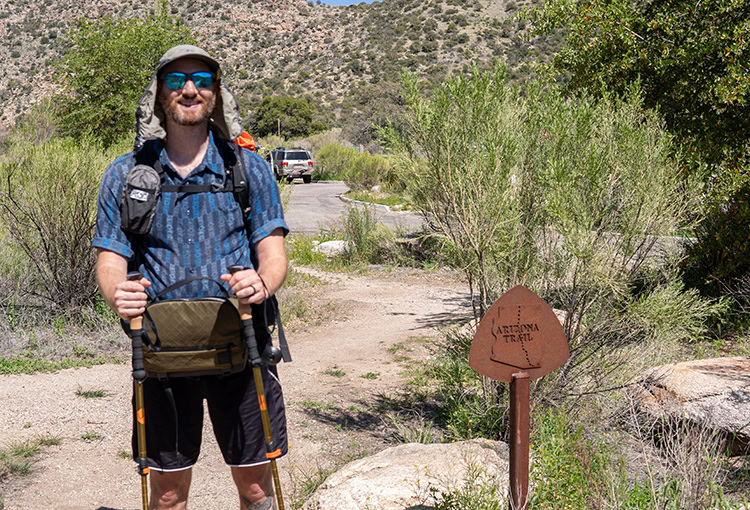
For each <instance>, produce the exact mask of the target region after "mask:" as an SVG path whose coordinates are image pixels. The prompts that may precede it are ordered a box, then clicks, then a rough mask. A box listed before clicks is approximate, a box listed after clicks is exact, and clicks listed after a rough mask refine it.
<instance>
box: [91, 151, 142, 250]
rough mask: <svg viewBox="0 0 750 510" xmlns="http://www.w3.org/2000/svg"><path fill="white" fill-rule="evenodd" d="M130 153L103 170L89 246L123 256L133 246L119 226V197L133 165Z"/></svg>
mask: <svg viewBox="0 0 750 510" xmlns="http://www.w3.org/2000/svg"><path fill="white" fill-rule="evenodd" d="M132 163H133V159H132V154H128V155H126V156H123V157H121V158H119V159H117V160H116V161H115V162H114V163H112V164H111V165H110V166H109V167H108V168H107V170H106V171H105V172H104V176H103V177H102V182H101V184H100V186H99V197H98V199H97V205H96V233H95V235H94V240H93V241H92V242H91V246H93V247H94V248H101V249H104V250H108V251H112V252H115V253H117V254H119V255H122V256H123V257H125V258H128V259H129V258H131V257H132V256H133V248H132V247H131V245H130V241H129V240H128V238H127V236H126V235H125V233H124V232H123V231H122V229H121V228H120V224H121V223H120V197H121V195H122V188H123V186H124V178H125V175H126V174H127V171H128V170H129V169H130V168H131V167H132V166H133V165H132Z"/></svg>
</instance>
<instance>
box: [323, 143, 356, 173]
mask: <svg viewBox="0 0 750 510" xmlns="http://www.w3.org/2000/svg"><path fill="white" fill-rule="evenodd" d="M358 155H359V151H357V150H356V149H354V148H352V147H345V146H343V145H341V144H338V143H332V144H329V145H326V146H325V147H323V148H321V149H320V150H319V151H318V153H317V154H316V155H315V162H316V164H317V166H318V167H317V168H316V169H315V173H316V178H319V179H323V180H330V179H341V176H343V175H344V173H345V172H347V171H348V170H349V168H351V167H353V166H354V160H355V159H356V158H357V156H358Z"/></svg>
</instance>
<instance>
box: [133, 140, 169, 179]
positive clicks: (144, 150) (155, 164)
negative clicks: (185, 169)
mask: <svg viewBox="0 0 750 510" xmlns="http://www.w3.org/2000/svg"><path fill="white" fill-rule="evenodd" d="M159 145H160V141H159V140H157V139H154V138H152V139H149V140H146V142H145V143H144V144H143V145H141V146H140V147H139V148H138V149H136V150H135V153H134V156H135V164H136V165H146V166H150V167H151V168H153V169H154V170H156V171H157V172H158V173H159V175H162V174H163V173H164V169H163V168H162V167H161V163H160V162H159V152H160V151H159V150H158V148H159Z"/></svg>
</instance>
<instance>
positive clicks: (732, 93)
mask: <svg viewBox="0 0 750 510" xmlns="http://www.w3.org/2000/svg"><path fill="white" fill-rule="evenodd" d="M531 18H532V20H533V21H534V22H535V29H536V31H538V32H541V33H549V32H551V31H553V30H555V29H556V28H558V27H561V26H567V30H568V32H567V36H566V43H567V44H566V45H565V47H564V48H563V49H562V50H561V51H560V52H559V53H558V54H557V55H556V56H555V58H554V61H553V66H554V68H555V69H556V70H557V71H558V72H559V73H562V74H564V75H566V76H569V82H568V88H569V89H570V90H579V91H580V90H584V89H585V90H588V91H589V92H591V93H598V94H600V95H601V94H603V93H605V91H608V92H614V93H622V92H623V91H624V90H625V89H626V88H627V87H628V86H629V85H630V84H632V83H634V82H640V88H641V90H642V97H643V100H644V104H645V105H646V106H647V107H651V108H656V109H658V110H659V112H660V113H661V115H662V116H663V118H664V119H665V121H666V125H667V128H668V129H669V131H670V132H672V133H673V134H674V135H675V137H676V139H677V141H678V142H679V144H680V146H681V150H682V152H683V154H684V155H685V158H684V162H685V164H684V165H683V170H688V171H690V172H694V173H696V174H697V175H698V176H700V177H702V178H703V180H704V182H705V184H707V186H705V191H706V192H705V197H704V198H705V200H704V201H703V204H702V205H703V207H702V209H701V210H696V214H698V215H700V216H701V217H702V220H703V221H702V222H701V223H699V224H698V228H697V229H696V230H695V232H694V235H695V237H696V238H697V242H696V243H694V245H693V246H691V247H690V250H689V257H688V259H687V261H686V263H685V264H684V268H683V269H684V270H685V272H686V279H687V281H688V282H689V283H690V285H692V286H695V287H698V288H700V289H701V291H702V292H704V293H709V294H712V295H721V294H726V292H727V290H729V291H730V292H733V291H735V290H738V289H740V290H741V288H744V286H745V285H746V282H747V281H750V271H748V269H747V268H748V267H750V239H749V238H748V236H747V234H746V229H742V228H740V229H738V228H737V226H738V225H747V224H748V222H750V208H748V207H747V199H748V197H749V196H750V175H749V172H748V170H750V165H749V164H748V162H750V160H748V158H747V152H748V149H749V148H750V60H749V58H748V49H749V47H748V45H750V0H705V1H701V2H695V1H688V0H674V1H670V2H662V1H659V0H637V1H635V2H632V1H630V0H613V1H601V0H583V1H577V0H550V1H548V2H547V3H546V4H545V6H544V8H543V9H539V10H536V11H534V12H533V13H532V14H531ZM735 294H736V293H735ZM740 294H741V293H740ZM738 299H739V301H740V302H743V301H744V306H749V305H750V295H747V294H745V295H744V297H742V296H740V298H738Z"/></svg>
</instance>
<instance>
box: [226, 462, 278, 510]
mask: <svg viewBox="0 0 750 510" xmlns="http://www.w3.org/2000/svg"><path fill="white" fill-rule="evenodd" d="M232 478H233V479H234V483H235V484H236V485H237V491H238V492H239V494H240V501H242V504H243V508H245V509H247V510H268V509H271V508H275V506H274V504H273V501H274V500H273V479H272V477H271V470H270V469H269V465H268V464H263V465H260V466H252V467H243V468H238V467H233V468H232Z"/></svg>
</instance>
